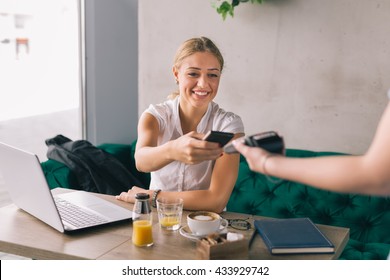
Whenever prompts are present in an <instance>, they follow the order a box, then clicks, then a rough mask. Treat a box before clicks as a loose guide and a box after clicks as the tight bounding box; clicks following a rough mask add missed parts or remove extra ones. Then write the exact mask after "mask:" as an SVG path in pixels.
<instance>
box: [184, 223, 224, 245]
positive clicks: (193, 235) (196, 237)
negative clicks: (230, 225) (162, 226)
mask: <svg viewBox="0 0 390 280" xmlns="http://www.w3.org/2000/svg"><path fill="white" fill-rule="evenodd" d="M179 232H180V234H181V235H183V236H184V237H186V238H188V239H191V240H194V241H196V240H199V239H201V238H203V237H206V236H207V235H208V234H196V233H193V232H192V231H191V229H190V228H189V227H188V225H186V226H182V227H181V228H180V230H179ZM217 233H227V228H221V229H220V230H219V231H217Z"/></svg>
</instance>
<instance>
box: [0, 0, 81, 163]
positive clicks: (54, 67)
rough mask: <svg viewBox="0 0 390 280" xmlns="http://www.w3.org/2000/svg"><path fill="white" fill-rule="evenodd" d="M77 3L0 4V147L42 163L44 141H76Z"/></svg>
mask: <svg viewBox="0 0 390 280" xmlns="http://www.w3.org/2000/svg"><path fill="white" fill-rule="evenodd" d="M79 15H80V1H77V0H56V1H52V0H34V1H29V0H2V1H1V2H0V61H1V63H0V75H1V81H2V82H1V85H0V98H1V102H0V141H2V142H5V143H8V144H10V145H13V146H17V147H20V148H22V149H26V150H29V151H31V152H33V153H36V154H37V155H38V156H39V158H40V160H41V161H44V160H46V151H47V147H46V145H45V139H47V138H52V137H54V136H56V135H57V134H63V135H64V136H67V137H69V138H71V139H72V140H77V139H80V138H82V130H83V128H82V117H81V116H82V114H81V108H82V106H81V102H80V100H81V95H82V90H81V81H82V80H81V74H82V71H81V59H80V58H81V53H80V50H81V48H80V44H81V42H80V30H81V28H80V20H79V18H80V17H79Z"/></svg>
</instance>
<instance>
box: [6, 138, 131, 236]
mask: <svg viewBox="0 0 390 280" xmlns="http://www.w3.org/2000/svg"><path fill="white" fill-rule="evenodd" d="M1 176H2V177H3V180H4V183H5V187H6V189H7V191H8V193H9V195H10V197H11V200H12V201H13V203H14V204H15V205H16V206H18V207H19V208H21V209H23V210H24V211H26V212H27V213H29V214H31V215H33V216H35V217H36V218H38V219H39V220H41V221H43V222H45V223H46V224H48V225H50V226H52V227H53V228H55V229H56V230H58V231H60V232H73V231H77V230H80V229H86V228H90V227H95V226H100V225H104V224H110V223H114V222H119V221H125V220H130V219H131V217H132V211H130V210H128V209H126V208H123V207H120V206H118V205H116V204H114V203H111V202H109V201H107V200H104V199H102V198H99V197H97V196H95V195H93V194H92V193H89V192H85V191H72V192H67V193H63V194H58V195H53V194H52V192H51V190H50V187H49V185H48V183H47V181H46V177H45V175H44V173H43V170H42V167H41V163H40V161H39V159H38V156H37V155H35V154H33V153H30V152H27V151H23V150H21V149H18V148H15V147H12V146H10V145H7V144H5V143H1V142H0V177H1Z"/></svg>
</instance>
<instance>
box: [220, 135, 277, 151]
mask: <svg viewBox="0 0 390 280" xmlns="http://www.w3.org/2000/svg"><path fill="white" fill-rule="evenodd" d="M237 141H243V143H244V144H245V145H247V146H250V147H260V148H263V149H264V150H267V151H268V152H270V153H276V154H284V141H283V138H282V137H280V136H279V135H278V134H277V133H276V132H275V131H267V132H261V133H257V134H253V135H251V136H244V137H241V138H239V139H237ZM224 152H225V153H227V154H231V153H238V152H237V150H236V149H235V148H234V146H233V144H232V143H230V144H228V145H226V146H225V147H224Z"/></svg>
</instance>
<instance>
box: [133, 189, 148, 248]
mask: <svg viewBox="0 0 390 280" xmlns="http://www.w3.org/2000/svg"><path fill="white" fill-rule="evenodd" d="M152 222H153V215H152V210H151V208H150V204H149V194H147V193H137V194H136V195H135V203H134V207H133V236H132V241H133V244H134V245H137V246H151V245H153V235H152Z"/></svg>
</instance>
